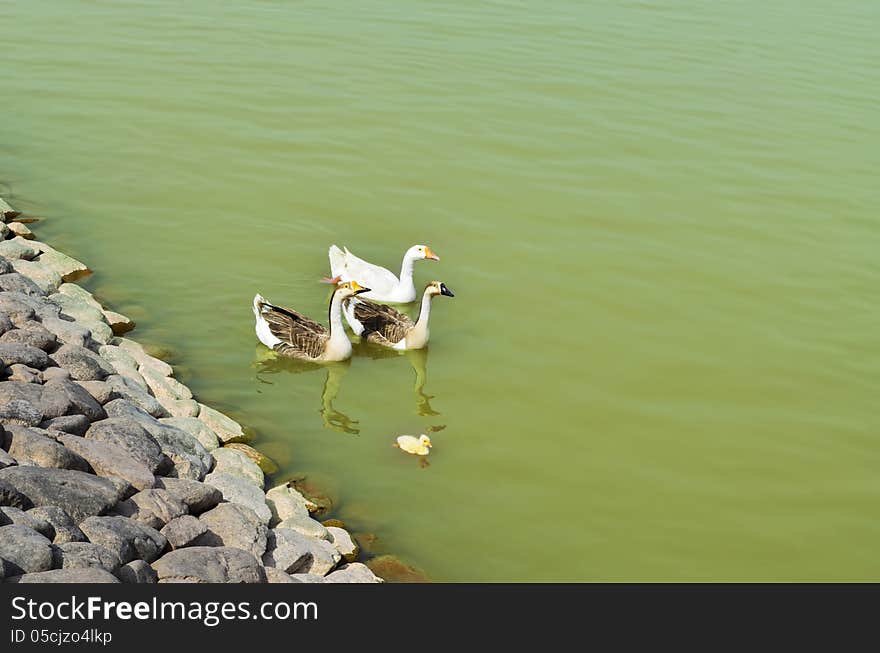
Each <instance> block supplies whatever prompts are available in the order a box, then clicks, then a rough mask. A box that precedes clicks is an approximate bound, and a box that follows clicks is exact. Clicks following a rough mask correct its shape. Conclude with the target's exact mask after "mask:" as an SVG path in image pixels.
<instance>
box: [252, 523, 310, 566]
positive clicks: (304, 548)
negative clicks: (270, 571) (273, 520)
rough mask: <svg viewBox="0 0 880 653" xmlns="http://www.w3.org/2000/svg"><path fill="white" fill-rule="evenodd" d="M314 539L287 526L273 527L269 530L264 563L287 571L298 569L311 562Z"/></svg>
mask: <svg viewBox="0 0 880 653" xmlns="http://www.w3.org/2000/svg"><path fill="white" fill-rule="evenodd" d="M312 542H313V540H312V539H311V538H309V537H306V536H305V535H302V534H301V533H297V532H296V531H292V530H289V529H287V528H273V529H272V530H271V531H269V534H268V537H267V543H266V552H265V553H264V554H263V564H264V565H265V566H266V567H275V568H276V569H280V570H282V571H284V572H287V573H289V574H290V573H293V572H295V571H298V570H299V569H300V567H303V566H305V565H306V564H307V563H311V560H312Z"/></svg>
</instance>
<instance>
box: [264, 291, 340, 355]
mask: <svg viewBox="0 0 880 653" xmlns="http://www.w3.org/2000/svg"><path fill="white" fill-rule="evenodd" d="M260 315H262V316H263V319H264V320H266V323H267V324H268V325H269V330H270V331H271V332H272V335H274V336H275V337H276V338H278V339H279V340H280V341H281V342H280V343H278V344H277V345H275V351H277V352H278V353H279V354H283V355H285V356H298V357H302V356H305V357H307V358H319V357H320V356H321V354H323V353H324V348H325V346H326V342H327V339H328V338H329V337H330V334H329V333H328V331H327V329H326V328H325V327H324V326H322V325H320V324H318V323H317V322H315V321H314V320H312V319H309V318H307V317H306V316H305V315H303V314H301V313H298V312H297V311H294V310H293V309H290V308H284V307H282V306H275V305H274V304H269V303H268V302H264V303H263V304H261V305H260Z"/></svg>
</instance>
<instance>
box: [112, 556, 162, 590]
mask: <svg viewBox="0 0 880 653" xmlns="http://www.w3.org/2000/svg"><path fill="white" fill-rule="evenodd" d="M116 576H117V577H118V578H119V580H121V581H122V582H123V583H127V584H129V585H131V584H134V583H139V584H140V583H147V584H153V583H155V582H156V581H157V580H158V578H157V577H156V571H155V570H154V569H153V568H152V567H151V566H150V565H149V564H148V563H146V562H144V561H143V560H132V561H131V562H129V563H128V564H125V565H122V566H121V567H120V568H119V571H117V572H116Z"/></svg>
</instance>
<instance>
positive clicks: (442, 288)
mask: <svg viewBox="0 0 880 653" xmlns="http://www.w3.org/2000/svg"><path fill="white" fill-rule="evenodd" d="M440 294H441V295H446V296H447V297H455V293H454V292H452V291H451V290H450V289H449V288H447V287H446V284H445V283H441V284H440Z"/></svg>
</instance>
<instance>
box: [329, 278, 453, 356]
mask: <svg viewBox="0 0 880 653" xmlns="http://www.w3.org/2000/svg"><path fill="white" fill-rule="evenodd" d="M437 295H445V296H446V297H455V295H454V294H453V292H452V291H451V290H449V288H447V287H446V284H444V283H442V282H440V281H432V282H431V283H429V284H428V285H427V286H426V287H425V292H424V294H423V295H422V307H421V310H420V311H419V319H418V320H416V321H415V322H413V321H412V320H411V319H410V318H409V316H407V315H404V314H403V313H401V312H399V311H397V310H395V309H393V308H391V307H390V306H388V305H386V304H376V303H375V302H371V301H368V300H366V299H360V298H357V297H351V298H349V299H346V300H345V301H343V303H342V311H343V314H344V315H345V320H346V321H347V322H348V324H349V326H350V327H351V330H352V331H354V332H355V334H356V335H359V336H361V337H362V338H364V339H366V340H367V341H368V342H373V343H375V344H377V345H382V346H383V347H390V348H392V349H399V350H405V349H421V348H422V347H424V346H425V345H427V344H428V338H429V336H430V332H429V331H428V318H429V317H430V315H431V300H432V299H433V298H434V297H436V296H437Z"/></svg>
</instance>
